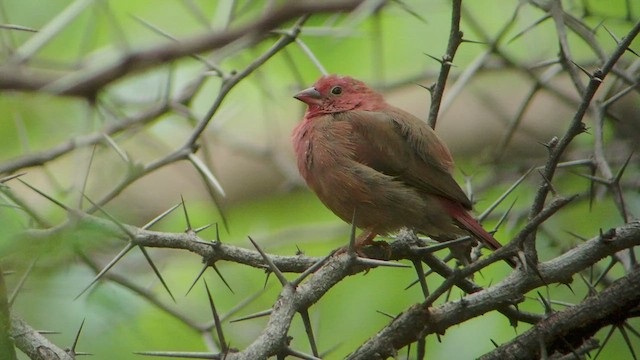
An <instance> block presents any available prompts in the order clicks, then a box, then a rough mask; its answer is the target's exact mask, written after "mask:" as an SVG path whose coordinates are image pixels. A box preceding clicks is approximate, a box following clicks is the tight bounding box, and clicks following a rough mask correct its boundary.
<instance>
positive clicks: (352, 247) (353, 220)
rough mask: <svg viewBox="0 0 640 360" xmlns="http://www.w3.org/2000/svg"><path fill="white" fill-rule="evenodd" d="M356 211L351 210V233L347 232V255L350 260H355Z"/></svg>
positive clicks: (355, 209) (354, 209)
mask: <svg viewBox="0 0 640 360" xmlns="http://www.w3.org/2000/svg"><path fill="white" fill-rule="evenodd" d="M356 211H357V208H353V216H352V217H351V231H350V232H349V248H348V249H347V253H348V254H349V256H350V257H351V258H355V257H357V256H358V255H357V254H356Z"/></svg>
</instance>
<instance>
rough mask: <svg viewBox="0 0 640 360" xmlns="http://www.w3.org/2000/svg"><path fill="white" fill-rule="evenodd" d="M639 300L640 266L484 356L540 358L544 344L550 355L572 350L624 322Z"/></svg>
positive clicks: (484, 359) (485, 359) (483, 357)
mask: <svg viewBox="0 0 640 360" xmlns="http://www.w3.org/2000/svg"><path fill="white" fill-rule="evenodd" d="M639 303H640V268H636V269H635V270H633V271H632V272H630V273H628V274H627V275H626V276H624V277H623V278H621V279H618V280H617V281H615V282H614V283H613V284H612V285H611V286H610V287H608V288H607V289H606V290H604V291H602V292H601V293H599V294H597V295H595V296H591V297H589V298H587V299H586V300H585V301H583V302H582V303H580V304H578V305H575V306H571V307H569V308H568V309H566V310H563V311H560V312H557V313H555V314H552V315H551V316H549V317H548V318H546V319H545V320H543V321H541V322H539V323H538V324H536V326H534V327H533V328H532V329H530V330H528V331H527V332H525V333H523V334H521V335H520V336H518V337H516V338H515V339H513V340H511V341H509V342H508V343H506V344H504V345H502V346H500V347H498V348H497V349H495V350H493V351H491V352H490V353H488V354H486V355H484V356H482V357H481V359H483V360H490V359H539V358H540V356H541V346H542V345H541V344H544V348H545V349H546V352H547V354H553V353H554V352H556V351H559V352H561V353H568V352H569V351H570V350H572V349H575V348H579V347H580V346H582V344H583V343H584V342H585V341H586V340H588V339H590V338H591V337H592V336H593V335H595V333H596V332H597V331H598V330H600V329H601V328H603V327H605V326H608V325H617V324H620V323H622V322H623V321H624V320H625V319H627V318H629V311H630V310H632V309H633V308H635V307H637V306H638V304H639Z"/></svg>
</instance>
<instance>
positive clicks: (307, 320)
mask: <svg viewBox="0 0 640 360" xmlns="http://www.w3.org/2000/svg"><path fill="white" fill-rule="evenodd" d="M299 313H300V317H302V323H303V324H304V330H305V331H306V333H307V338H309V345H310V346H311V352H312V353H313V356H315V357H318V356H319V355H318V346H317V345H316V340H315V338H314V336H313V327H312V326H311V319H310V318H309V310H308V309H302V310H300V311H299Z"/></svg>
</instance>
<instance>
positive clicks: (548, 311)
mask: <svg viewBox="0 0 640 360" xmlns="http://www.w3.org/2000/svg"><path fill="white" fill-rule="evenodd" d="M536 293H537V294H538V297H539V298H540V301H541V302H542V305H543V306H544V312H545V314H547V315H550V314H553V313H554V310H553V307H551V304H550V303H549V301H548V300H547V299H546V298H545V297H544V296H542V294H541V293H540V291H536Z"/></svg>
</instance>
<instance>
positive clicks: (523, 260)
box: [518, 250, 529, 273]
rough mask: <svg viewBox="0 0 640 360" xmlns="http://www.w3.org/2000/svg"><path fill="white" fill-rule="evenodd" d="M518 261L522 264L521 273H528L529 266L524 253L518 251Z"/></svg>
mask: <svg viewBox="0 0 640 360" xmlns="http://www.w3.org/2000/svg"><path fill="white" fill-rule="evenodd" d="M518 260H520V263H521V264H522V271H524V272H525V273H526V272H529V264H528V263H527V256H526V255H525V253H524V251H522V250H518Z"/></svg>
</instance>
